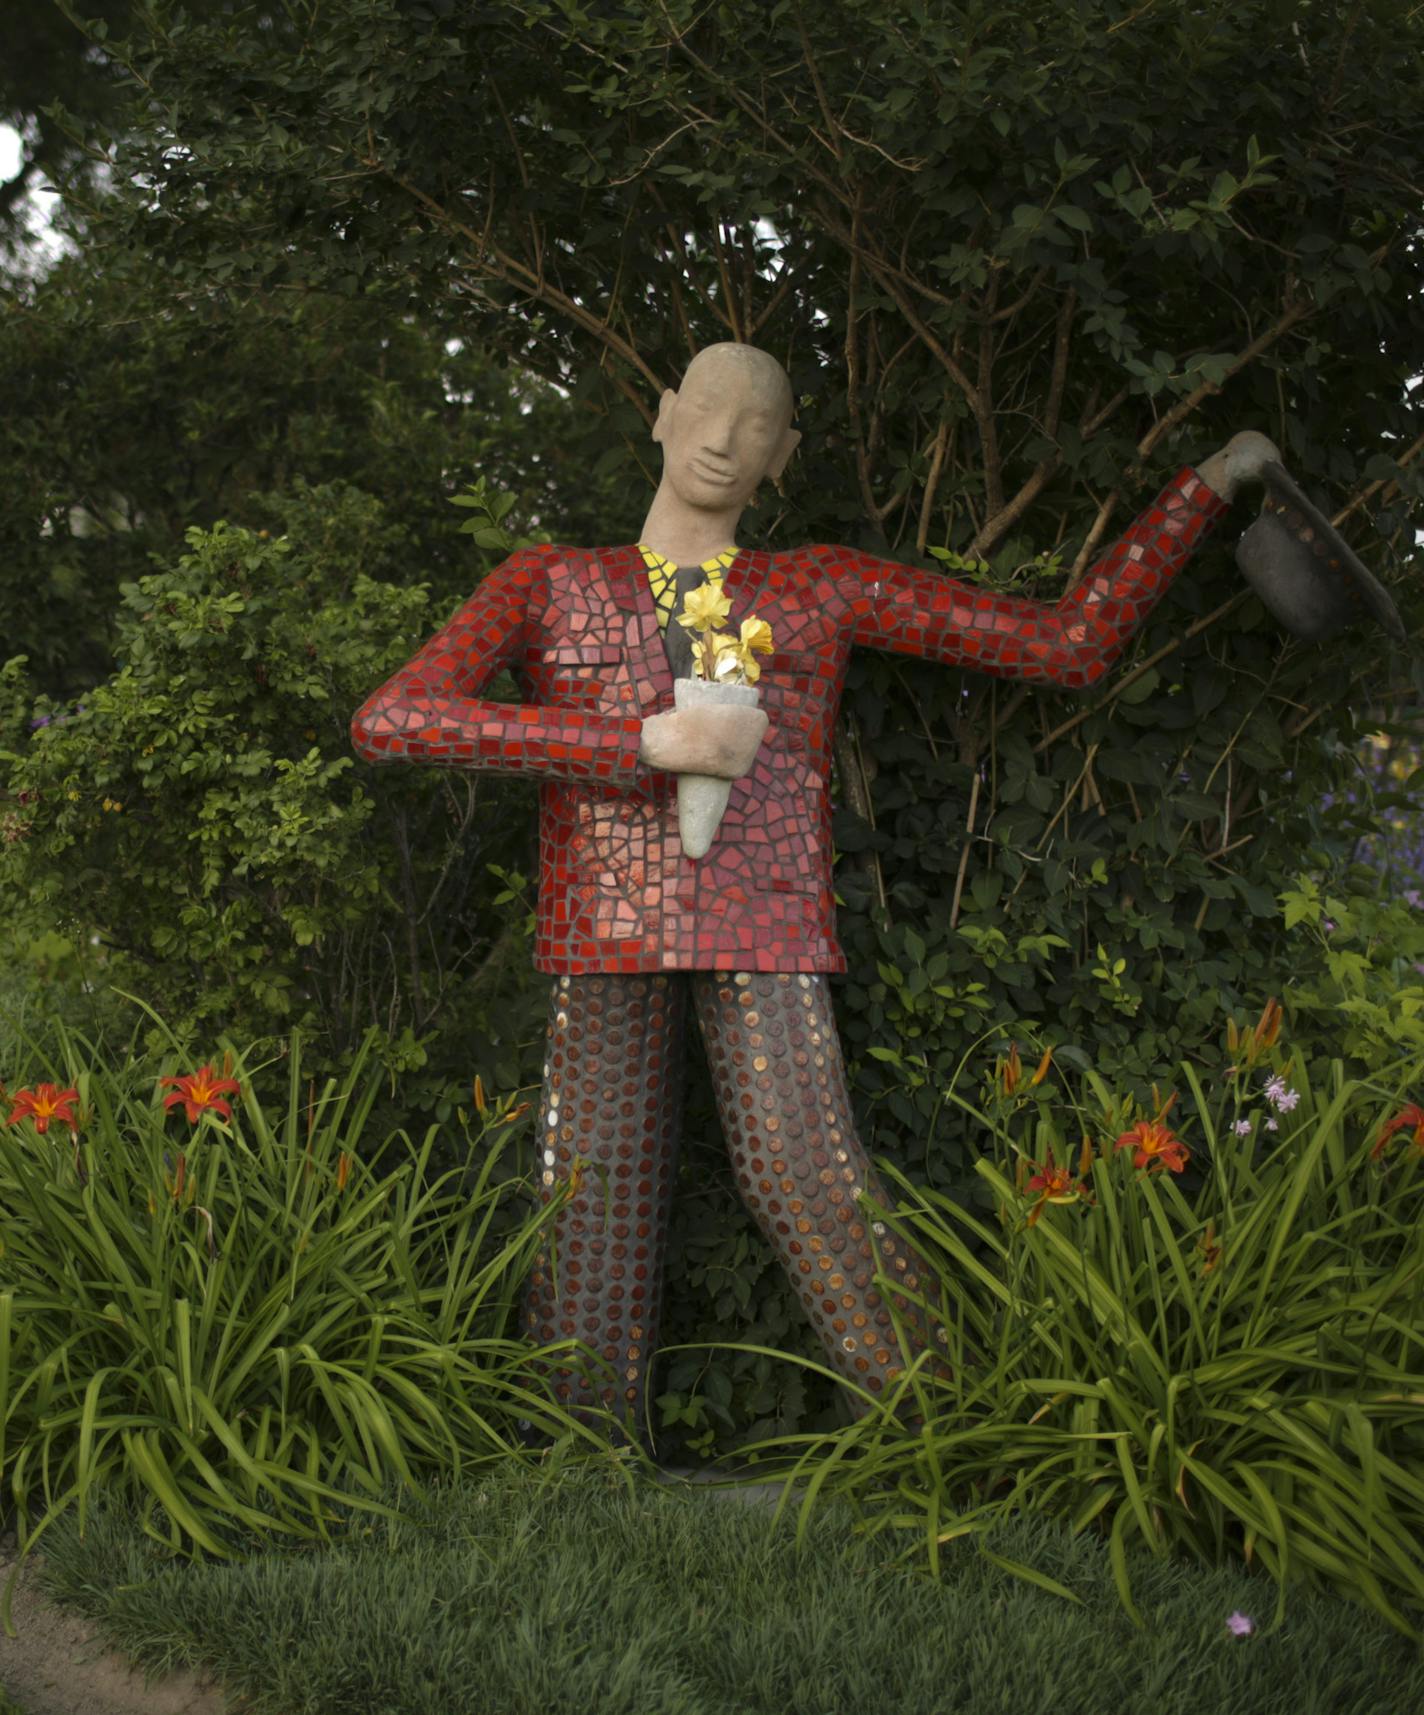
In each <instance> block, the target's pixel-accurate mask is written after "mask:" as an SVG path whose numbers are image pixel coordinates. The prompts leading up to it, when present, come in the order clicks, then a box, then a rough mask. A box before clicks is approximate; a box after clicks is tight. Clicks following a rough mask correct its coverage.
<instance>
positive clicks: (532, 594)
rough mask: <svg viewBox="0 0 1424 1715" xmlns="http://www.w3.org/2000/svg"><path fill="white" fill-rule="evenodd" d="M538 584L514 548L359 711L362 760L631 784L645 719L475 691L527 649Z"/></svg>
mask: <svg viewBox="0 0 1424 1715" xmlns="http://www.w3.org/2000/svg"><path fill="white" fill-rule="evenodd" d="M543 589H544V577H543V572H542V568H541V564H540V559H539V554H538V552H537V550H536V551H532V552H530V551H525V552H522V553H518V554H514V555H512V556H511V557H510V558H509V559H507V560H506V561H505V562H504V563H503V564H502V565H500V566H497V567H496V568H495V570H494V571H492V572H491V573H490V575H489V576H488V577H487V578H486V579H485V580H484V582H483V583H482V584H481V585H480V587H479V588H478V589H477V590H476V591H475V593H474V594H473V595H472V596H471V597H470V599H469V600H468V601H467V602H466V603H465V604H464V606H463V607H461V608H460V609H459V610H458V611H457V612H456V613H455V615H454V616H453V618H452V619H451V620H450V622H449V624H447V625H445V626H444V627H442V629H441V630H439V631H438V632H436V634H435V636H434V637H432V638H431V639H430V641H429V642H428V643H427V644H426V645H425V647H424V648H423V649H422V650H421V651H420V652H419V654H417V655H416V656H415V657H414V658H413V659H412V660H410V661H408V662H407V663H406V665H405V666H404V667H402V668H400V669H399V671H397V672H395V673H393V674H392V675H391V677H390V678H389V679H387V680H386V682H385V684H384V685H382V686H381V687H380V689H379V690H377V691H374V692H373V693H372V694H371V696H369V697H368V698H367V699H366V701H365V702H364V703H363V704H362V705H361V707H360V708H359V709H358V710H357V711H356V714H355V715H354V716H353V717H352V721H351V742H352V744H353V745H354V746H355V747H356V750H357V752H358V754H359V755H361V756H363V757H364V758H365V759H366V760H367V761H368V762H399V761H406V762H411V761H415V762H444V763H449V764H452V765H453V766H454V767H456V768H497V769H503V770H505V771H506V772H508V773H513V774H534V775H538V776H541V777H543V778H553V779H561V780H573V781H588V780H604V781H608V782H610V783H611V784H615V785H629V784H631V783H632V782H633V780H634V779H636V778H637V774H638V740H639V736H640V734H641V732H642V727H643V723H642V721H641V720H631V719H630V720H624V719H621V718H619V717H618V716H616V715H606V714H602V713H599V712H597V711H593V710H589V711H584V710H582V709H566V708H549V707H541V706H539V705H537V704H528V703H500V702H492V701H489V700H488V699H486V698H483V697H481V695H480V693H481V692H482V691H483V690H484V689H485V687H486V686H487V685H488V684H489V682H490V680H491V679H493V678H494V676H495V674H497V673H498V672H499V671H500V670H501V669H502V668H504V667H507V666H509V665H510V664H511V663H512V662H513V661H514V660H516V659H517V658H518V656H519V654H520V653H521V651H522V650H523V647H524V643H525V639H526V636H527V634H528V627H529V615H530V613H531V611H534V610H535V608H536V607H537V603H538V599H539V596H540V593H541V592H542V591H543Z"/></svg>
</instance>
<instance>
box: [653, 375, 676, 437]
mask: <svg viewBox="0 0 1424 1715" xmlns="http://www.w3.org/2000/svg"><path fill="white" fill-rule="evenodd" d="M676 404H677V394H676V393H674V392H673V390H672V388H671V387H664V388H663V396H662V398H661V399H659V400H658V419H657V421H656V422H655V423H654V424H653V429H652V435H653V439H654V440H655V441H659V442H660V441H661V440H662V438H663V435H664V434H665V433H666V432H667V427H668V424H669V423H671V422H672V411H673V406H674V405H676Z"/></svg>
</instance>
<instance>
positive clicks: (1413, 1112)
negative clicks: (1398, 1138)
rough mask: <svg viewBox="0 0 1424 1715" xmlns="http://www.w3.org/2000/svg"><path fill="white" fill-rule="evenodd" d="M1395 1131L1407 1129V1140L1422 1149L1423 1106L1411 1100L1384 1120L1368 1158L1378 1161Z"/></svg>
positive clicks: (1423, 1129) (1423, 1132)
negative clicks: (1420, 1106) (1392, 1115)
mask: <svg viewBox="0 0 1424 1715" xmlns="http://www.w3.org/2000/svg"><path fill="white" fill-rule="evenodd" d="M1397 1131H1407V1132H1408V1133H1409V1141H1410V1142H1411V1143H1412V1144H1413V1145H1414V1147H1415V1148H1416V1149H1419V1150H1424V1108H1419V1107H1416V1106H1415V1105H1414V1103H1413V1102H1410V1104H1409V1105H1408V1106H1407V1107H1405V1108H1402V1109H1401V1110H1400V1111H1399V1113H1397V1114H1396V1115H1395V1116H1394V1118H1393V1119H1390V1120H1386V1121H1385V1122H1384V1124H1383V1125H1382V1126H1381V1127H1380V1133H1379V1138H1378V1140H1377V1142H1376V1143H1375V1146H1374V1148H1373V1149H1372V1150H1371V1151H1370V1160H1371V1161H1378V1160H1379V1158H1380V1156H1382V1155H1383V1154H1384V1152H1385V1148H1386V1146H1387V1145H1388V1143H1389V1140H1390V1139H1391V1138H1392V1137H1393V1136H1394V1134H1395V1133H1396V1132H1397Z"/></svg>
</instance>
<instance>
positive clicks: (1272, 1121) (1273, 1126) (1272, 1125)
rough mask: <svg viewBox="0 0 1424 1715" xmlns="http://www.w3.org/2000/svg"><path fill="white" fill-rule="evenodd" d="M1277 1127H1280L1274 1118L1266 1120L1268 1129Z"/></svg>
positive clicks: (1272, 1129)
mask: <svg viewBox="0 0 1424 1715" xmlns="http://www.w3.org/2000/svg"><path fill="white" fill-rule="evenodd" d="M1277 1129H1278V1127H1277V1125H1276V1122H1275V1121H1274V1120H1267V1121H1266V1130H1267V1131H1276V1130H1277Z"/></svg>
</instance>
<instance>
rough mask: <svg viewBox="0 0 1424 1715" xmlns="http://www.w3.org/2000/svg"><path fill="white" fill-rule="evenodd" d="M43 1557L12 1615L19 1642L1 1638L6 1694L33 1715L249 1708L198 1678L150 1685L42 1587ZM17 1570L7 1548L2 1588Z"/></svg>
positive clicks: (170, 1714)
mask: <svg viewBox="0 0 1424 1715" xmlns="http://www.w3.org/2000/svg"><path fill="white" fill-rule="evenodd" d="M37 1565H38V1556H31V1558H30V1561H29V1563H28V1564H27V1565H26V1567H25V1569H24V1570H23V1572H21V1574H20V1578H19V1582H18V1584H17V1585H16V1589H15V1601H14V1606H13V1608H12V1610H11V1617H12V1619H13V1621H14V1625H15V1631H16V1634H17V1635H16V1636H15V1637H13V1638H11V1637H6V1636H5V1635H4V1633H3V1632H0V1686H3V1687H4V1688H5V1690H6V1691H7V1692H9V1694H10V1696H11V1697H13V1698H14V1699H15V1700H16V1702H18V1703H19V1705H20V1707H21V1709H23V1710H24V1712H25V1715H236V1711H238V1710H240V1709H241V1708H242V1706H243V1705H242V1704H241V1702H240V1701H239V1700H238V1699H236V1698H230V1697H227V1696H225V1695H224V1694H223V1692H222V1690H221V1689H220V1688H219V1687H218V1686H216V1685H215V1684H214V1683H213V1682H212V1681H211V1680H208V1679H203V1678H200V1677H199V1676H198V1675H197V1674H195V1673H189V1672H180V1673H170V1674H165V1675H164V1676H163V1677H162V1678H161V1679H154V1680H151V1681H145V1679H144V1676H143V1674H142V1673H141V1672H139V1671H137V1670H136V1669H134V1668H133V1667H131V1666H130V1665H129V1663H128V1661H127V1660H126V1659H125V1658H124V1657H123V1656H121V1655H120V1654H118V1652H117V1651H116V1650H112V1649H110V1648H109V1647H108V1646H107V1645H106V1644H105V1643H104V1641H103V1639H102V1638H101V1637H100V1635H99V1632H98V1630H97V1628H96V1627H95V1626H94V1625H93V1623H92V1622H91V1621H89V1620H86V1619H84V1618H83V1617H82V1616H81V1615H79V1614H75V1613H72V1612H71V1611H70V1610H68V1609H65V1608H60V1607H57V1606H56V1605H55V1604H54V1603H53V1602H51V1601H49V1600H48V1598H47V1597H45V1596H43V1595H41V1593H40V1591H39V1590H38V1588H37V1587H36V1578H35V1573H36V1569H37ZM13 1566H14V1549H13V1546H12V1545H11V1544H10V1543H6V1544H4V1545H3V1546H0V1588H3V1585H4V1583H5V1581H6V1580H7V1579H8V1578H9V1576H10V1572H11V1569H12V1568H13Z"/></svg>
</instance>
